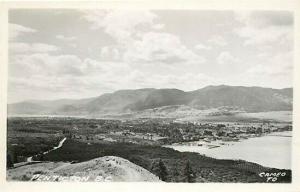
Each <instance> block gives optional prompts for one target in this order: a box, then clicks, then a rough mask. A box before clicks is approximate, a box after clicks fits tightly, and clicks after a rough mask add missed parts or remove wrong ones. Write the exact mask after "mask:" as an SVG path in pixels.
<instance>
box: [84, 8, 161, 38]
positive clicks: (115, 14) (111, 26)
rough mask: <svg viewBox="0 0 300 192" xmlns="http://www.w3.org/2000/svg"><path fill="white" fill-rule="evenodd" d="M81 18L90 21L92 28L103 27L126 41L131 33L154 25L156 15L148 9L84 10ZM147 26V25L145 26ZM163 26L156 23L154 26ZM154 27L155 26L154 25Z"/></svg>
mask: <svg viewBox="0 0 300 192" xmlns="http://www.w3.org/2000/svg"><path fill="white" fill-rule="evenodd" d="M84 13H85V14H84V16H83V18H85V19H86V20H87V21H88V22H90V23H92V28H93V29H98V28H104V31H105V32H106V33H107V34H109V35H111V36H112V37H114V38H115V39H116V40H117V41H118V42H123V43H124V42H127V41H128V40H130V39H131V38H132V37H133V35H136V34H137V30H138V28H139V29H140V30H142V29H143V27H145V28H146V29H144V30H147V29H148V28H149V26H150V28H151V26H154V25H153V22H154V19H155V18H157V16H156V15H155V14H154V13H152V12H150V11H136V10H130V11H126V10H113V11H105V12H104V11H99V10H95V11H91V10H88V11H85V12H84ZM147 26H148V27H147ZM158 27H163V26H162V25H161V26H158V25H156V28H158ZM154 28H155V26H154Z"/></svg>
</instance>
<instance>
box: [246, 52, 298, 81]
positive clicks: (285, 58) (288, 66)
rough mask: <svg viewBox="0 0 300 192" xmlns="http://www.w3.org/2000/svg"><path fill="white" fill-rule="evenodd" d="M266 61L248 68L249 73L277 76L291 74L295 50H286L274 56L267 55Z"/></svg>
mask: <svg viewBox="0 0 300 192" xmlns="http://www.w3.org/2000/svg"><path fill="white" fill-rule="evenodd" d="M263 59H264V62H262V63H259V64H257V65H254V66H253V67H252V68H250V69H248V70H247V73H249V74H256V75H268V76H272V77H273V78H276V76H279V75H283V76H291V75H292V72H293V52H285V53H281V54H278V55H275V56H273V57H269V56H268V55H266V56H265V58H263Z"/></svg>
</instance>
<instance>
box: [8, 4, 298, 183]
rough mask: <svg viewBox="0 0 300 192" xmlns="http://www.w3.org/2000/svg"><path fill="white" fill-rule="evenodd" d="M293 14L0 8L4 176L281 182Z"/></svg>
mask: <svg viewBox="0 0 300 192" xmlns="http://www.w3.org/2000/svg"><path fill="white" fill-rule="evenodd" d="M294 25H295V14H294V12H293V11H291V10H261V9H257V10H255V9H251V10H238V9H226V10H214V9H211V10H210V9H184V8H182V9H168V8H167V7H166V8H164V9H151V8H149V9H114V8H102V9H100V8H93V9H84V8H80V7H78V8H26V9H23V8H10V9H9V10H8V64H7V71H8V72H7V103H6V105H7V117H6V123H7V127H6V173H5V175H6V181H7V182H32V183H33V182H77V183H78V182H160V183H269V184H278V183H285V184H291V183H292V181H293V180H294V177H293V176H292V175H293V166H292V155H293V154H292V140H293V139H294V137H295V135H294V134H293V132H294V129H295V126H293V125H294V124H293V120H295V119H293V98H294V97H293V92H294V91H293V88H294V87H293V83H294V80H293V78H294V74H295V73H294V44H295V36H294V33H295V29H294ZM32 185H34V183H33V184H32Z"/></svg>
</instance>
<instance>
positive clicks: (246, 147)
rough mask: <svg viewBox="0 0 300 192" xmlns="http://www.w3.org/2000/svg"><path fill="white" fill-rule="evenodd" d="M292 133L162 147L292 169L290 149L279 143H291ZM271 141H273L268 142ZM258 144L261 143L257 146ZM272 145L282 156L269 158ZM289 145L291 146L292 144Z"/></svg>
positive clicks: (285, 132)
mask: <svg viewBox="0 0 300 192" xmlns="http://www.w3.org/2000/svg"><path fill="white" fill-rule="evenodd" d="M275 134H276V135H275ZM291 134H292V131H284V132H273V133H270V134H266V135H262V136H259V137H249V138H247V139H240V140H239V141H229V142H228V141H227V142H226V141H221V140H217V141H213V142H210V143H207V142H203V141H192V142H182V143H173V144H171V145H163V146H162V147H166V148H172V149H174V150H177V151H180V152H195V153H198V154H200V155H205V156H208V157H212V158H216V159H229V160H244V161H247V162H253V163H258V164H260V165H262V166H266V167H270V168H280V169H291V167H290V166H291V165H290V161H289V159H290V158H291V155H290V152H291V151H290V149H289V150H288V151H285V150H283V149H282V148H284V147H287V146H282V145H279V144H278V143H282V142H284V144H286V143H288V144H289V142H290V141H289V140H291V138H292V136H291ZM265 140H267V141H266V144H264V141H265ZM274 140H275V142H274ZM276 140H279V141H278V143H276ZM287 140H288V142H287ZM272 141H273V142H272ZM270 142H272V143H271V144H268V143H270ZM256 144H261V145H259V146H256ZM270 145H275V146H277V148H279V150H280V149H281V150H282V153H279V154H282V156H280V155H277V156H276V155H273V156H274V157H275V156H276V157H277V158H275V159H273V158H270V159H268V157H271V156H272V154H273V153H271V151H270V150H273V148H271V147H270ZM288 147H289V148H290V145H289V146H288ZM274 150H276V147H274ZM229 152H230V153H229ZM246 153H248V154H246ZM284 153H286V154H288V156H286V155H284ZM259 154H261V158H259V156H260V155H259ZM274 154H277V152H274ZM239 155H240V156H239ZM280 157H281V158H280ZM270 160H272V161H274V163H273V165H274V166H272V161H270ZM285 164H286V165H285Z"/></svg>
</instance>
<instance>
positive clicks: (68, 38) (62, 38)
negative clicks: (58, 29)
mask: <svg viewBox="0 0 300 192" xmlns="http://www.w3.org/2000/svg"><path fill="white" fill-rule="evenodd" d="M55 37H56V38H57V39H60V40H62V41H74V40H75V39H76V37H74V36H71V37H67V36H64V35H56V36H55Z"/></svg>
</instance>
